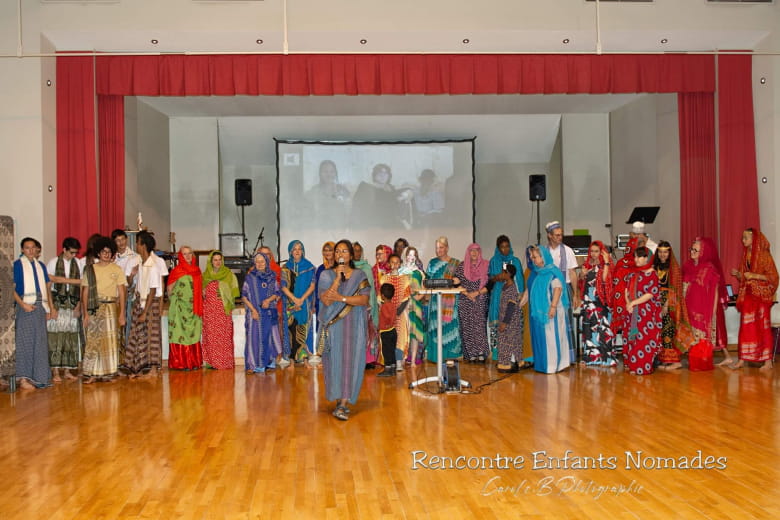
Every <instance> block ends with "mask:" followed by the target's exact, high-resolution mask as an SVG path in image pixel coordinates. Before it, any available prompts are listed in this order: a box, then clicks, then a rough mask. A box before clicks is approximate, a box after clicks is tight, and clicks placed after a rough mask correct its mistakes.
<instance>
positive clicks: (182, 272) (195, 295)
mask: <svg viewBox="0 0 780 520" xmlns="http://www.w3.org/2000/svg"><path fill="white" fill-rule="evenodd" d="M182 249H184V248H182ZM178 259H179V261H178V263H177V264H176V267H174V268H173V270H172V271H171V272H170V274H169V275H168V287H173V284H175V283H176V282H177V281H178V280H179V279H180V278H182V277H184V276H191V277H192V312H193V313H194V314H195V315H196V316H203V275H202V274H201V272H200V267H198V257H197V255H195V254H194V253H193V254H192V262H191V263H188V262H187V260H186V259H185V258H184V255H183V254H182V252H181V249H179V254H178Z"/></svg>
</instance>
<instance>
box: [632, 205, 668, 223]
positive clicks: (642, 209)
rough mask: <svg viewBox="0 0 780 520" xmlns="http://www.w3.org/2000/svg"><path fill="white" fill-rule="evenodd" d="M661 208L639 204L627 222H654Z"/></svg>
mask: <svg viewBox="0 0 780 520" xmlns="http://www.w3.org/2000/svg"><path fill="white" fill-rule="evenodd" d="M660 209H661V206H637V207H635V208H634V210H633V211H632V212H631V216H630V217H628V221H626V224H633V223H634V222H644V223H645V224H652V223H653V222H655V217H656V216H657V215H658V210H660Z"/></svg>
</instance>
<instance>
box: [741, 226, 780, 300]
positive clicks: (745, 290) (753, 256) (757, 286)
mask: <svg viewBox="0 0 780 520" xmlns="http://www.w3.org/2000/svg"><path fill="white" fill-rule="evenodd" d="M748 231H751V232H752V233H753V244H752V245H751V246H750V248H747V247H746V248H745V250H744V252H743V253H742V261H741V262H740V264H739V272H740V274H742V275H743V277H742V282H741V283H740V284H739V297H738V298H737V306H738V307H740V308H741V307H742V302H743V301H744V300H745V296H746V295H747V294H750V295H751V296H753V297H754V298H757V299H758V300H760V301H761V302H763V303H772V301H773V300H774V297H775V292H776V291H777V285H778V275H777V267H776V266H775V261H774V260H773V259H772V253H770V252H769V240H767V239H766V237H765V236H764V234H763V233H761V231H759V230H758V229H757V228H751V229H749V230H748ZM745 273H755V274H762V275H764V276H766V277H767V279H766V280H745V278H744V274H745Z"/></svg>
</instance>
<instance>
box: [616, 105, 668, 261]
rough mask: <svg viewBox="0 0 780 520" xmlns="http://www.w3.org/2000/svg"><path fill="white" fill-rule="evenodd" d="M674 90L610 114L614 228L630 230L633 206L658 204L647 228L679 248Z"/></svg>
mask: <svg viewBox="0 0 780 520" xmlns="http://www.w3.org/2000/svg"><path fill="white" fill-rule="evenodd" d="M676 105H677V100H676V96H675V95H674V94H663V95H653V96H645V97H643V98H641V99H639V100H638V101H634V102H633V103H629V104H628V105H626V106H624V107H622V108H619V109H618V110H615V111H614V112H612V113H611V114H610V158H611V168H610V169H611V172H612V197H611V200H612V222H613V227H612V232H613V234H620V233H628V232H629V231H630V225H628V224H626V223H625V222H626V221H627V220H628V217H629V216H630V214H631V210H633V208H634V207H636V206H660V207H661V210H660V211H659V213H658V217H657V218H656V221H655V223H654V224H648V225H647V227H646V228H645V229H646V231H647V233H648V235H650V236H651V237H652V238H653V240H655V241H656V242H657V241H659V240H668V241H669V242H670V243H671V244H672V248H673V249H674V250H675V251H677V252H678V254H677V256H678V257H679V256H680V255H679V251H680V250H681V248H680V244H679V242H680V196H679V192H680V171H679V170H680V166H679V151H678V148H679V145H678V141H679V137H678V136H679V130H678V128H677V109H676Z"/></svg>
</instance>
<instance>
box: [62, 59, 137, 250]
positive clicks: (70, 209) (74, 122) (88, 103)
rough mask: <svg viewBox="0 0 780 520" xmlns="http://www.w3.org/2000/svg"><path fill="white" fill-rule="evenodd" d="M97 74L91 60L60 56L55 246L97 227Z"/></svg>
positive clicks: (82, 236)
mask: <svg viewBox="0 0 780 520" xmlns="http://www.w3.org/2000/svg"><path fill="white" fill-rule="evenodd" d="M93 78H94V74H93V59H92V58H90V57H78V56H73V57H61V58H58V59H57V249H59V245H60V244H61V243H62V240H63V239H64V238H65V237H68V236H73V237H76V238H78V239H79V241H81V243H82V245H83V244H86V243H87V238H88V237H89V235H91V234H92V233H94V232H95V231H97V229H98V197H97V176H96V164H95V93H94V81H93ZM123 146H124V143H123Z"/></svg>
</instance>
